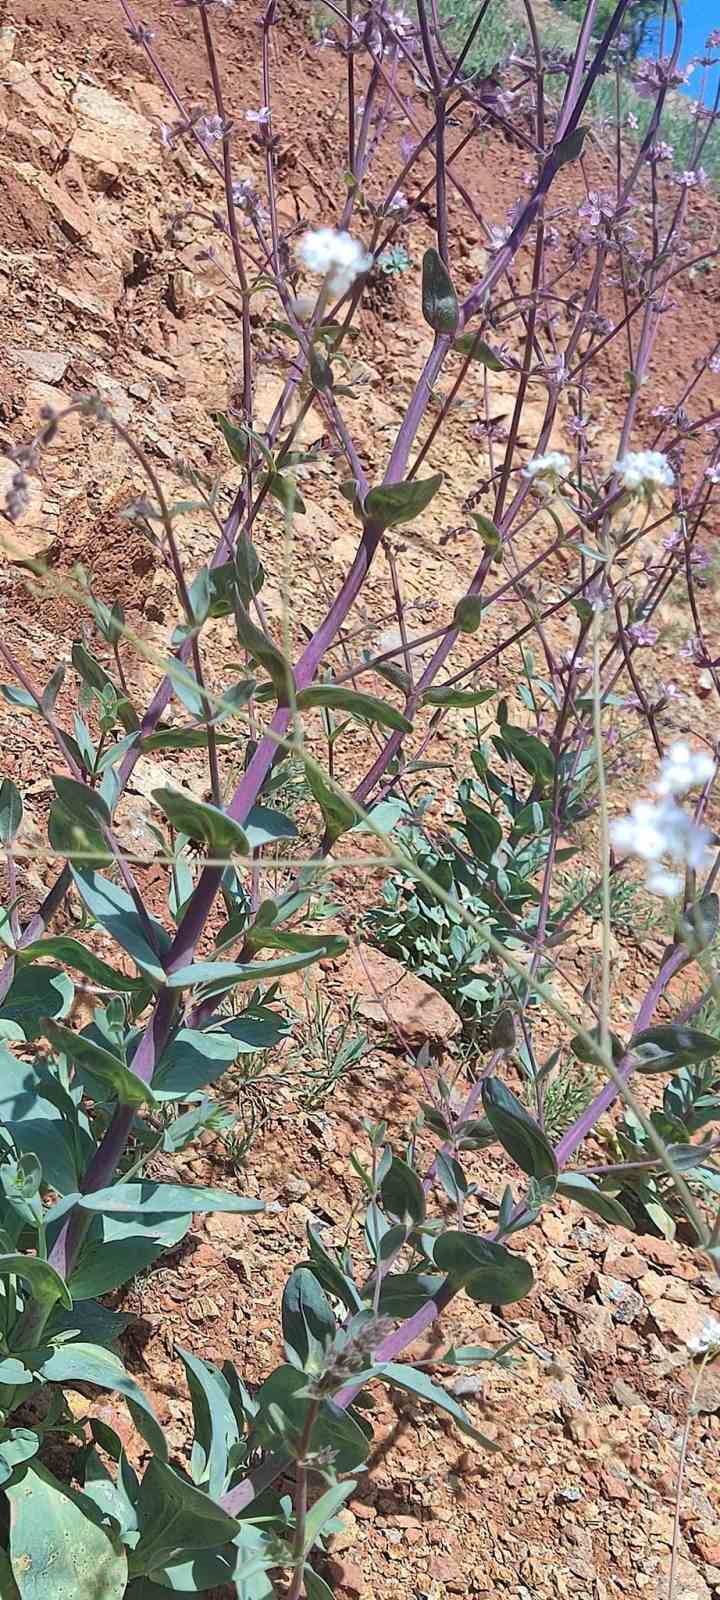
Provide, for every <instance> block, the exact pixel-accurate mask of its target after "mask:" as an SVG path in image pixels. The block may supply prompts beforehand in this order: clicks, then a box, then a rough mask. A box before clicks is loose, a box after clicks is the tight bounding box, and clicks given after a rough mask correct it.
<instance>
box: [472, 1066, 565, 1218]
mask: <svg viewBox="0 0 720 1600" xmlns="http://www.w3.org/2000/svg"><path fill="white" fill-rule="evenodd" d="M482 1100H483V1107H484V1110H485V1115H486V1117H487V1119H488V1122H489V1123H490V1125H491V1127H492V1128H493V1130H494V1132H495V1133H496V1134H497V1137H498V1139H499V1140H500V1143H501V1145H502V1147H503V1149H504V1150H507V1152H508V1155H510V1156H512V1158H513V1161H516V1162H517V1165H518V1166H519V1167H520V1168H521V1170H522V1171H523V1172H527V1174H528V1176H529V1177H531V1178H535V1179H536V1181H537V1182H538V1183H539V1184H541V1185H542V1186H543V1188H545V1187H546V1186H547V1187H548V1188H549V1191H550V1192H552V1190H553V1189H554V1188H555V1184H556V1182H557V1175H558V1167H557V1161H556V1159H555V1152H554V1150H553V1147H552V1145H551V1144H550V1143H549V1141H548V1140H547V1139H546V1137H545V1134H544V1133H543V1131H542V1129H541V1128H539V1127H538V1125H537V1123H536V1122H534V1121H533V1118H532V1117H531V1116H529V1115H528V1112H527V1111H526V1110H525V1107H524V1105H522V1103H521V1102H520V1101H519V1100H518V1098H517V1095H514V1094H513V1092H512V1090H511V1089H508V1088H507V1086H506V1085H505V1084H504V1083H502V1082H501V1080H500V1079H499V1078H488V1079H487V1080H486V1081H485V1083H484V1084H483V1086H482Z"/></svg>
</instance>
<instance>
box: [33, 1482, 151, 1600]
mask: <svg viewBox="0 0 720 1600" xmlns="http://www.w3.org/2000/svg"><path fill="white" fill-rule="evenodd" d="M5 1493H6V1494H7V1496H8V1499H9V1501H10V1565H11V1567H12V1571H13V1576H14V1578H15V1582H16V1584H17V1586H18V1590H19V1593H20V1596H21V1600H50V1596H52V1600H84V1597H85V1596H92V1600H122V1596H123V1595H124V1594H125V1590H126V1585H127V1577H128V1566H127V1554H126V1552H125V1550H124V1548H123V1546H122V1545H121V1544H120V1541H119V1540H116V1539H115V1538H114V1537H113V1535H112V1534H111V1533H110V1531H109V1530H108V1529H107V1528H105V1527H103V1526H102V1524H101V1520H100V1512H99V1511H98V1509H97V1508H96V1506H95V1505H94V1504H93V1502H92V1500H90V1499H89V1498H88V1496H87V1495H83V1494H78V1493H77V1492H76V1491H75V1490H71V1489H68V1488H67V1487H66V1486H65V1485H64V1484H61V1483H58V1482H57V1480H56V1479H55V1478H53V1476H52V1474H51V1473H50V1472H48V1471H47V1468H46V1467H41V1466H40V1465H39V1464H38V1465H33V1466H30V1467H28V1468H27V1469H26V1470H25V1472H24V1473H23V1475H22V1477H21V1478H19V1479H18V1480H17V1482H15V1483H14V1484H11V1485H10V1486H9V1487H8V1488H7V1489H6V1490H5Z"/></svg>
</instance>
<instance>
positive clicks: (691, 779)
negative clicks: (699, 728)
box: [610, 739, 715, 897]
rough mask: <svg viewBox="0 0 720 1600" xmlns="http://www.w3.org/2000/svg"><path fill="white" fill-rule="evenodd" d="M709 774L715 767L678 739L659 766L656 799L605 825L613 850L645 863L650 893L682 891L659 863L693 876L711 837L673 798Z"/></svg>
mask: <svg viewBox="0 0 720 1600" xmlns="http://www.w3.org/2000/svg"><path fill="white" fill-rule="evenodd" d="M714 773H715V762H714V761H713V758H712V756H711V755H709V754H708V752H707V751H705V750H691V749H690V746H689V745H688V744H686V743H685V740H684V739H679V740H678V742H677V743H676V744H674V745H673V746H672V748H671V749H670V750H669V752H668V754H667V755H666V756H664V757H663V760H662V762H661V765H660V776H659V778H658V780H657V783H656V784H655V785H654V788H655V793H656V794H657V796H658V799H657V800H636V802H635V804H634V806H633V808H632V810H631V812H630V814H629V815H628V816H626V817H616V819H615V821H614V822H611V824H610V838H611V840H612V843H613V845H614V846H615V849H616V850H622V851H626V852H627V854H628V855H631V856H637V857H638V859H639V860H640V861H644V862H645V864H646V868H647V872H646V882H647V887H648V889H649V890H650V892H651V894H660V895H664V896H665V897H670V896H672V895H675V894H679V893H680V890H681V889H682V886H683V877H682V874H680V873H678V872H672V871H671V870H670V869H669V868H668V867H667V866H665V865H664V864H663V863H664V862H666V861H669V862H670V863H671V864H672V866H674V867H682V868H687V867H690V868H692V869H693V870H694V871H697V870H698V869H699V868H700V867H702V865H703V862H704V860H705V856H706V852H707V849H708V845H709V844H710V843H711V840H712V834H711V833H710V832H709V830H708V829H707V828H705V827H703V826H702V824H700V823H698V822H696V821H695V820H694V818H693V817H691V816H690V814H689V812H687V811H684V810H683V808H682V806H681V805H678V796H681V795H685V794H687V793H688V792H689V790H690V789H694V788H696V787H697V786H698V785H699V784H703V783H708V782H709V781H710V779H711V778H712V777H713V776H714Z"/></svg>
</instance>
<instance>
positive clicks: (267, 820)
mask: <svg viewBox="0 0 720 1600" xmlns="http://www.w3.org/2000/svg"><path fill="white" fill-rule="evenodd" d="M244 827H245V832H246V834H247V836H248V840H249V843H250V849H251V850H260V849H262V847H263V845H266V844H274V843H275V841H276V840H277V839H297V836H298V831H297V828H296V826H295V823H294V822H293V821H292V818H291V817H286V816H285V815H284V814H283V812H282V811H272V810H271V809H270V807H269V806H253V807H252V809H251V810H250V811H248V814H247V816H246V818H245V823H244Z"/></svg>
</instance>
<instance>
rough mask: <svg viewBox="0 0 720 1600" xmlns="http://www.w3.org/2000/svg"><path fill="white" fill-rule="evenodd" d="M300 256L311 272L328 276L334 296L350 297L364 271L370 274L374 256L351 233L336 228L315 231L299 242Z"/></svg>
mask: <svg viewBox="0 0 720 1600" xmlns="http://www.w3.org/2000/svg"><path fill="white" fill-rule="evenodd" d="M300 255H301V257H302V260H303V261H304V263H305V266H306V267H307V268H308V270H309V271H310V272H322V274H323V276H324V277H327V283H328V289H329V290H330V293H331V294H336V295H343V294H347V292H348V289H350V288H351V287H352V285H353V283H354V282H355V279H356V278H358V277H359V276H360V274H361V273H362V272H369V270H370V268H371V266H372V264H373V257H372V256H371V255H369V253H368V251H367V250H365V249H364V247H363V245H361V243H360V241H359V239H353V237H352V234H349V233H346V232H344V230H343V231H338V229H337V228H313V229H312V230H311V231H310V232H309V233H304V234H303V236H302V239H301V240H300Z"/></svg>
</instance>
